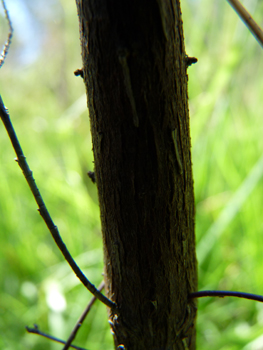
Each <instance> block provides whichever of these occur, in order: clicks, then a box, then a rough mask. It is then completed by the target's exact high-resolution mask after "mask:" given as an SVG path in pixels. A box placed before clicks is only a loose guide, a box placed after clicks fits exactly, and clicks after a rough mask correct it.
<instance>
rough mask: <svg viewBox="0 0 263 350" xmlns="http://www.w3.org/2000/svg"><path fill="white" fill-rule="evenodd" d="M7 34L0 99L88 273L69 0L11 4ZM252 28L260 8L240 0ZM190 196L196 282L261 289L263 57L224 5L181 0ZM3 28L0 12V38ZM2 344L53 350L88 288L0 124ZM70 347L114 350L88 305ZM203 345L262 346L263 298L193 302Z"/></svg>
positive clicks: (84, 137)
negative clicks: (55, 236) (40, 208)
mask: <svg viewBox="0 0 263 350" xmlns="http://www.w3.org/2000/svg"><path fill="white" fill-rule="evenodd" d="M6 2H7V6H8V9H9V12H10V15H11V17H12V21H13V26H14V28H15V32H14V38H13V43H12V45H11V48H10V51H9V55H8V56H7V59H6V62H5V64H4V66H3V67H2V69H1V75H0V93H1V95H2V97H3V100H4V102H5V104H6V106H7V107H8V108H9V111H10V115H11V117H12V121H13V125H14V127H15V129H16V131H17V134H18V136H19V139H20V142H21V144H22V147H23V149H24V153H25V155H26V156H27V160H28V162H29V165H30V167H31V169H32V170H33V171H34V176H35V179H36V181H37V184H38V186H39V188H40V190H41V192H42V195H43V197H44V200H45V202H46V204H47V207H48V209H49V210H50V213H51V215H52V217H53V219H54V221H55V223H56V224H57V225H58V227H59V229H60V232H61V234H62V236H63V239H64V240H65V242H66V244H67V246H68V248H69V250H70V251H71V253H72V255H73V256H74V258H75V259H76V260H77V262H78V263H79V265H80V267H81V268H82V269H83V270H84V272H85V273H86V274H87V276H88V277H89V278H90V280H91V281H92V282H93V283H94V284H96V285H98V284H99V283H100V282H101V280H102V276H101V274H102V270H103V265H102V249H101V233H100V223H99V208H98V203H97V195H96V188H95V186H94V185H93V184H92V183H91V181H90V180H89V179H88V177H87V175H86V173H87V171H89V170H93V163H92V159H93V158H92V152H91V148H92V146H91V139H90V132H89V118H88V112H87V110H86V98H85V89H84V84H83V82H82V79H81V78H76V77H74V75H73V71H74V70H75V69H77V68H79V67H81V56H80V44H79V31H78V18H77V13H76V7H75V2H74V1H66V0H61V1H59V0H46V1H44V0H36V1H34V2H32V1H29V0H27V1H26V0H24V1H22V0H9V1H8V0H7V1H6ZM244 4H245V6H247V8H248V9H249V11H250V12H251V13H252V14H253V16H254V17H255V19H256V20H257V21H258V23H259V24H261V25H262V24H263V2H262V1H256V0H249V1H244ZM182 13H183V20H184V33H185V44H186V51H187V53H188V55H189V56H196V57H197V58H198V60H199V61H198V63H197V64H195V65H193V66H191V67H190V68H189V69H188V75H189V98H190V101H189V105H190V115H191V136H192V152H193V153H192V154H193V155H192V157H193V167H194V180H195V200H196V237H197V253H198V259H199V290H204V289H226V290H238V291H244V292H251V293H257V294H263V266H262V265H263V252H262V248H263V234H262V233H263V222H262V218H263V214H262V208H263V157H262V150H263V137H262V135H263V120H262V116H263V115H262V114H263V97H262V96H263V79H262V77H263V54H262V48H261V47H260V46H259V44H258V43H257V42H256V40H255V39H254V37H253V36H252V35H251V34H250V32H249V31H248V30H247V28H246V27H245V26H244V24H243V23H242V22H241V20H240V19H239V18H238V16H237V15H236V13H235V12H234V11H233V9H232V8H231V7H230V6H229V4H228V3H227V1H218V2H216V1H214V2H212V1H210V0H209V1H208V0H183V1H182ZM7 32H8V27H7V23H6V21H5V19H4V17H3V11H1V12H0V40H1V42H0V43H1V45H2V44H3V43H4V42H5V40H6V37H7ZM0 150H1V152H0V242H1V245H0V349H4V350H9V349H10V350H13V349H16V350H20V349H21V350H22V349H37V350H41V349H52V350H53V349H61V345H58V344H56V343H53V342H51V341H48V340H46V339H44V338H42V337H40V336H37V335H33V334H27V333H26V332H25V326H26V325H27V326H31V327H32V326H33V324H34V323H36V324H38V326H39V327H40V329H41V330H42V331H45V332H48V333H50V334H52V335H55V336H57V337H61V338H63V339H66V338H67V337H68V335H69V334H70V331H71V330H72V328H73V326H74V325H75V322H76V321H77V319H78V317H79V316H80V314H81V312H82V311H83V309H84V308H85V306H86V304H87V303H88V302H89V300H90V298H91V295H90V294H89V293H88V292H87V291H86V290H85V289H84V288H83V287H82V286H81V285H80V283H79V282H78V280H77V278H76V277H75V275H74V274H73V273H72V272H71V270H70V268H69V267H68V266H67V264H66V263H65V262H64V261H63V258H62V255H61V253H60V252H59V251H58V249H57V247H56V246H55V244H54V242H53V241H52V238H51V237H50V234H49V232H48V230H47V228H46V226H45V224H44V223H43V221H42V219H41V217H40V215H39V214H38V212H37V211H36V209H37V206H36V204H35V202H34V200H33V198H32V195H31V193H30V191H29V189H28V186H27V184H26V182H25V180H24V178H23V176H22V174H21V171H20V169H19V167H18V166H17V164H16V163H15V162H14V160H13V159H14V157H15V154H14V151H13V149H12V147H11V144H10V142H9V139H8V137H7V135H6V132H5V130H4V127H3V126H2V127H1V126H0ZM74 343H75V344H76V345H79V346H81V347H85V348H87V349H90V350H102V349H103V350H110V349H112V348H113V344H112V337H111V334H110V329H109V326H108V323H107V314H106V310H105V307H104V306H103V305H100V304H99V303H95V305H94V307H93V308H92V311H91V313H90V314H89V316H88V318H87V320H86V321H85V323H84V324H83V326H82V328H81V329H80V331H79V333H78V336H77V339H76V340H75V342H74ZM197 344H198V349H204V350H206V349H207V350H211V349H215V350H218V349H223V350H239V349H243V350H260V349H263V305H262V304H260V303H256V302H253V301H247V300H241V299H239V300H238V299H234V298H225V299H215V298H206V299H200V300H199V311H198V322H197Z"/></svg>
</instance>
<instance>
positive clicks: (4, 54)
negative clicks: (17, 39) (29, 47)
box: [0, 0, 14, 68]
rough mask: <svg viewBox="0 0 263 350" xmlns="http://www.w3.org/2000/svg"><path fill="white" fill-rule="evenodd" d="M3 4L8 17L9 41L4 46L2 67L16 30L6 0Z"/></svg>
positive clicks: (0, 59)
mask: <svg viewBox="0 0 263 350" xmlns="http://www.w3.org/2000/svg"><path fill="white" fill-rule="evenodd" d="M2 5H3V8H4V11H5V17H6V19H7V22H8V26H9V33H8V37H7V41H6V43H5V45H4V48H3V50H2V53H1V56H0V68H1V67H2V65H3V64H4V62H5V58H6V55H7V52H8V49H9V46H10V44H11V39H12V36H13V31H14V30H13V27H12V22H11V19H10V17H9V13H8V11H7V8H6V6H5V1H4V0H2Z"/></svg>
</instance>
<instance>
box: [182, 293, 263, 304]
mask: <svg viewBox="0 0 263 350" xmlns="http://www.w3.org/2000/svg"><path fill="white" fill-rule="evenodd" d="M202 297H219V298H224V297H236V298H243V299H249V300H255V301H259V302H261V303H263V296H262V295H257V294H250V293H243V292H231V291H228V290H227V291H225V290H203V291H200V292H195V293H191V294H190V295H189V298H191V299H192V298H202Z"/></svg>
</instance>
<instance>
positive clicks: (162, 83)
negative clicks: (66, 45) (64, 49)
mask: <svg viewBox="0 0 263 350" xmlns="http://www.w3.org/2000/svg"><path fill="white" fill-rule="evenodd" d="M77 8H78V14H79V21H80V35H81V45H82V59H83V72H84V82H85V86H86V90H87V96H88V108H89V112H90V124H91V133H92V141H93V151H94V161H95V174H96V183H97V186H98V196H99V203H100V211H101V224H102V234H103V246H104V259H105V283H106V293H107V296H108V297H109V298H110V299H111V300H113V301H114V302H115V303H116V304H117V306H118V311H119V312H118V315H117V314H114V313H113V312H111V310H109V318H110V324H111V327H112V331H113V336H114V341H115V348H116V349H117V348H119V349H121V348H122V349H123V348H125V349H128V350H133V349H134V350H140V349H147V350H149V349H195V327H194V322H195V315H196V306H195V304H194V300H189V299H188V295H189V293H192V292H195V291H196V288H197V272H196V256H195V236H194V194H193V178H192V165H191V152H190V133H189V113H188V96H187V73H186V68H187V64H186V54H185V48H184V38H183V28H182V19H181V10H180V3H179V1H178V0H173V1H168V0H159V1H157V0H154V1H151V2H150V1H147V0H126V1H121V0H82V1H81V0H77ZM121 346H123V347H121Z"/></svg>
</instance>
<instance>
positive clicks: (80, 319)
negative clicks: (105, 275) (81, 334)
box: [62, 281, 105, 350]
mask: <svg viewBox="0 0 263 350" xmlns="http://www.w3.org/2000/svg"><path fill="white" fill-rule="evenodd" d="M104 286H105V283H104V281H102V282H101V284H100V285H99V287H98V290H99V291H102V289H103V288H104ZM95 300H96V297H92V299H91V300H90V302H89V303H88V305H87V307H86V309H85V310H84V311H83V313H82V315H81V316H80V318H79V319H78V321H77V323H76V325H75V327H74V328H73V330H72V332H71V334H70V336H69V338H68V340H67V341H66V343H65V346H64V348H63V349H62V350H67V349H68V348H69V347H70V346H71V343H72V342H73V340H74V339H75V337H76V335H77V332H78V330H79V329H80V327H81V325H82V323H83V322H84V320H85V318H86V317H87V314H88V313H89V311H90V309H91V307H92V305H93V304H94V302H95Z"/></svg>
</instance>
